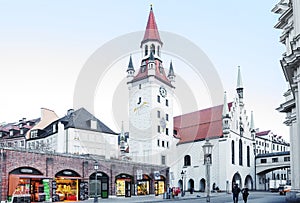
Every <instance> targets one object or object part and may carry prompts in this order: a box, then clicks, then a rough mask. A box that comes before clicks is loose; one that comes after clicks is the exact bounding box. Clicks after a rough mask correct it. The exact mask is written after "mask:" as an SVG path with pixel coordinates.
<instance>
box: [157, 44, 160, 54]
mask: <svg viewBox="0 0 300 203" xmlns="http://www.w3.org/2000/svg"><path fill="white" fill-rule="evenodd" d="M157 55H158V56H160V46H157Z"/></svg>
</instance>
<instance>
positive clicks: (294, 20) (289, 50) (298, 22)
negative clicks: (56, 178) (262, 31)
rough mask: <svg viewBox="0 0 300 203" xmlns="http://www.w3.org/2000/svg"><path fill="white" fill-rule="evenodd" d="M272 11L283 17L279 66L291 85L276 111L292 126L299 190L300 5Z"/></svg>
mask: <svg viewBox="0 0 300 203" xmlns="http://www.w3.org/2000/svg"><path fill="white" fill-rule="evenodd" d="M272 11H273V12H274V13H276V14H279V15H280V17H279V19H278V22H277V24H276V25H275V28H276V29H280V30H282V34H281V36H280V42H281V43H282V44H283V45H285V51H284V53H283V54H282V59H281V60H280V63H281V67H282V70H283V73H284V76H285V79H286V81H287V82H288V84H289V89H288V90H287V92H285V93H284V97H285V102H283V103H282V104H280V106H279V107H278V108H277V110H278V111H279V112H283V113H286V120H285V121H284V123H285V124H286V125H287V126H289V129H290V142H291V153H290V154H291V185H292V188H293V189H295V190H300V173H299V172H300V149H299V145H300V136H299V132H300V120H299V116H300V109H299V107H300V99H299V96H300V91H299V87H300V1H299V0H281V1H280V2H279V3H277V4H276V5H275V7H274V8H273V9H272Z"/></svg>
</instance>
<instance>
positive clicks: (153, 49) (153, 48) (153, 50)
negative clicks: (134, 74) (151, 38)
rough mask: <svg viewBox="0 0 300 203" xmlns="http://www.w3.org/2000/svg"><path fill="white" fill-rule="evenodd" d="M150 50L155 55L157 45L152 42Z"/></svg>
mask: <svg viewBox="0 0 300 203" xmlns="http://www.w3.org/2000/svg"><path fill="white" fill-rule="evenodd" d="M150 51H151V52H152V53H153V55H154V54H155V46H154V44H151V47H150Z"/></svg>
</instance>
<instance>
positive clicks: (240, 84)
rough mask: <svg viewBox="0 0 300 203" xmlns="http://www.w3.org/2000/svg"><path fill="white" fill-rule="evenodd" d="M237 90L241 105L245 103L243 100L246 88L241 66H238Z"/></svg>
mask: <svg viewBox="0 0 300 203" xmlns="http://www.w3.org/2000/svg"><path fill="white" fill-rule="evenodd" d="M236 92H237V93H238V96H239V104H240V106H243V105H244V102H243V98H244V88H243V81H242V74H241V68H240V66H238V76H237V85H236Z"/></svg>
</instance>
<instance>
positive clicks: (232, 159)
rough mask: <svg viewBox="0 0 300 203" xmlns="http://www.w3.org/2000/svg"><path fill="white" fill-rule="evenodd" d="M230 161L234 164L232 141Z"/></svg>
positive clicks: (232, 143)
mask: <svg viewBox="0 0 300 203" xmlns="http://www.w3.org/2000/svg"><path fill="white" fill-rule="evenodd" d="M231 163H232V164H234V141H233V140H232V142H231Z"/></svg>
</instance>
